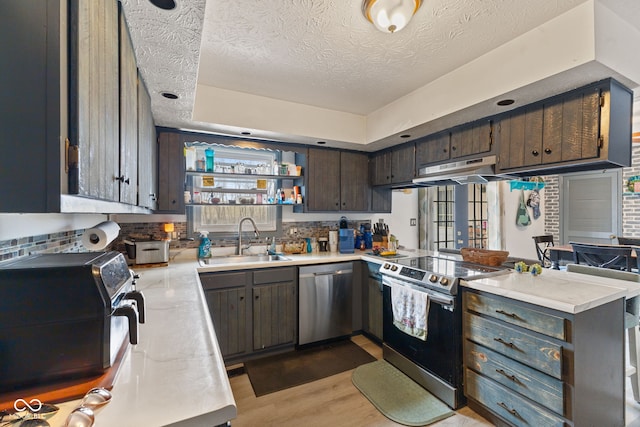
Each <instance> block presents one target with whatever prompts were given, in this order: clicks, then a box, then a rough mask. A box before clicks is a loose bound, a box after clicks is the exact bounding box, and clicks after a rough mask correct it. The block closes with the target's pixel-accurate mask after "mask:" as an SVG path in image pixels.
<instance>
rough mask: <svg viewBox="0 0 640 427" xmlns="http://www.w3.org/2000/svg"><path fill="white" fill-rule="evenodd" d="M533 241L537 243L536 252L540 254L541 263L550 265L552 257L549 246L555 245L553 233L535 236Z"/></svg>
mask: <svg viewBox="0 0 640 427" xmlns="http://www.w3.org/2000/svg"><path fill="white" fill-rule="evenodd" d="M533 241H534V242H535V244H536V254H537V255H538V261H539V262H540V265H542V266H543V267H550V266H551V258H549V247H551V246H553V236H552V235H551V234H545V235H542V236H533Z"/></svg>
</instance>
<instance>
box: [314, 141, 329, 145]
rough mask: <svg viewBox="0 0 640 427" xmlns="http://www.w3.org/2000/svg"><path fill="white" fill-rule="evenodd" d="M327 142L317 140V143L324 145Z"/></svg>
mask: <svg viewBox="0 0 640 427" xmlns="http://www.w3.org/2000/svg"><path fill="white" fill-rule="evenodd" d="M326 143H327V141H316V144H318V145H324V144H326Z"/></svg>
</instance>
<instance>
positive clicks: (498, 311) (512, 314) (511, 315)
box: [496, 310, 522, 320]
mask: <svg viewBox="0 0 640 427" xmlns="http://www.w3.org/2000/svg"><path fill="white" fill-rule="evenodd" d="M496 313H498V314H502V315H504V316H507V317H510V318H512V319H516V320H522V318H520V316H518V315H517V314H515V313H507V312H506V311H504V310H496Z"/></svg>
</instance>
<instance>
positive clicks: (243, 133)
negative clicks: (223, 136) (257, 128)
mask: <svg viewBox="0 0 640 427" xmlns="http://www.w3.org/2000/svg"><path fill="white" fill-rule="evenodd" d="M240 134H241V135H251V132H247V131H244V132H240Z"/></svg>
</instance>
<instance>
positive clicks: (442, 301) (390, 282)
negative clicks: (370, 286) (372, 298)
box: [382, 277, 455, 306]
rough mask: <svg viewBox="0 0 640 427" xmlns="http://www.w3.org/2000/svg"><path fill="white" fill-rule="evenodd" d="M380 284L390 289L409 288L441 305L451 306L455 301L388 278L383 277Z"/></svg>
mask: <svg viewBox="0 0 640 427" xmlns="http://www.w3.org/2000/svg"><path fill="white" fill-rule="evenodd" d="M382 284H383V285H385V286H389V287H391V286H392V285H398V286H409V287H410V288H411V289H415V290H417V291H418V292H423V293H425V294H427V295H428V296H429V300H430V301H433V302H436V303H438V304H441V305H448V306H453V305H454V303H455V300H454V299H453V298H452V297H449V296H446V295H442V294H439V293H437V292H432V291H429V290H428V289H416V287H415V286H411V285H410V284H408V283H405V282H402V281H399V280H396V279H392V278H389V277H383V279H382Z"/></svg>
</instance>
